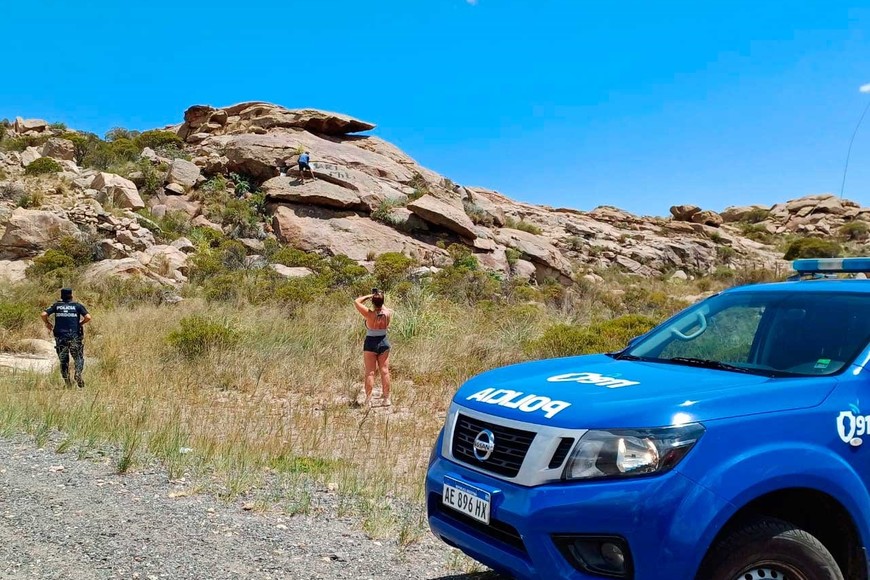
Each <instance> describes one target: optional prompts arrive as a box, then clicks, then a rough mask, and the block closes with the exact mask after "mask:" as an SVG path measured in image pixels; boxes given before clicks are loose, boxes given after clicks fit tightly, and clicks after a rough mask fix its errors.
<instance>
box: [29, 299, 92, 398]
mask: <svg viewBox="0 0 870 580" xmlns="http://www.w3.org/2000/svg"><path fill="white" fill-rule="evenodd" d="M51 315H54V325H52V324H51V322H50V321H49V319H48V317H49V316H51ZM41 316H42V321H43V322H44V323H45V327H46V328H47V329H48V330H49V332H53V333H54V343H55V346H54V349H55V350H56V351H57V356H58V358H60V374H61V376H62V377H63V380H64V382H65V383H66V386H67V387H69V386H72V383H71V382H70V378H69V357H70V355H72V358H73V362H74V364H75V380H76V384H77V385H78V386H79V388H80V389H83V388H84V387H85V381H84V378H83V377H82V372H83V371H84V369H85V346H84V338H85V331H84V325H85V324H87V323H88V322H90V321H91V315H90V314H88V309H87V308H85V307H84V306H82V305H81V304H79V303H78V302H73V292H72V289H71V288H63V289H62V290H61V291H60V301H59V302H55V303H54V304H52V305H51V306H49V307H48V308H46V309H45V310H44V311H43V312H42V315H41Z"/></svg>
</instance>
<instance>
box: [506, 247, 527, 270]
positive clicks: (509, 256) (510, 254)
mask: <svg viewBox="0 0 870 580" xmlns="http://www.w3.org/2000/svg"><path fill="white" fill-rule="evenodd" d="M504 257H505V259H506V260H507V263H508V265H510V266H513V265H514V264H516V263H517V261H518V260H519V259H520V258H522V257H523V254H522V253H521V252H520V251H519V250H515V249H513V248H505V251H504Z"/></svg>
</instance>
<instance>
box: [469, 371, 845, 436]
mask: <svg viewBox="0 0 870 580" xmlns="http://www.w3.org/2000/svg"><path fill="white" fill-rule="evenodd" d="M836 382H837V381H836V379H834V378H832V377H824V378H818V377H807V378H769V377H764V376H758V375H751V374H743V373H735V372H731V371H722V370H711V369H704V368H698V367H689V366H683V365H676V364H667V363H651V362H639V361H620V360H615V359H613V358H611V357H609V356H606V355H589V356H578V357H570V358H560V359H549V360H542V361H535V362H528V363H521V364H517V365H511V366H506V367H501V368H498V369H495V370H492V371H488V372H486V373H483V374H480V375H478V376H476V377H474V378H472V379H470V380H469V381H468V382H466V383H465V384H464V385H463V386H462V388H460V389H459V391H458V392H457V393H456V395H455V397H454V399H453V400H454V402H455V403H456V404H458V405H461V406H463V407H466V408H469V409H473V410H476V411H480V412H481V413H487V414H490V415H497V416H500V417H504V418H507V419H513V420H517V421H524V422H530V423H538V424H541V425H548V426H552V427H565V428H575V429H576V428H592V429H595V428H599V429H606V428H619V427H622V428H633V427H637V428H640V427H661V426H668V425H674V424H678V423H686V422H693V421H710V420H714V419H724V418H727V417H735V416H740V415H750V414H756V413H768V412H774V411H786V410H790V409H800V408H807V407H814V406H816V405H818V404H820V403H821V402H822V401H823V400H824V399H825V397H827V396H828V394H829V393H830V392H831V390H832V389H833V388H834V385H835V384H836Z"/></svg>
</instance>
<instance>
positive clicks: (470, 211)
mask: <svg viewBox="0 0 870 580" xmlns="http://www.w3.org/2000/svg"><path fill="white" fill-rule="evenodd" d="M462 207H463V208H465V214H466V215H467V216H468V217H470V218H471V221H472V223H474V224H475V225H481V226H486V227H488V228H491V227H492V226H493V223H495V222H494V221H493V219H492V216H491V215H489V214H488V213H486V212H485V211H483V210H482V209H481V208H480V206H478V205H477V204H476V203H474V202H471V201H468V200H465V201H463V202H462Z"/></svg>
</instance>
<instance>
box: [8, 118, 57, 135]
mask: <svg viewBox="0 0 870 580" xmlns="http://www.w3.org/2000/svg"><path fill="white" fill-rule="evenodd" d="M47 129H48V122H47V121H43V120H42V119H22V118H21V117H17V118H16V119H15V123H14V124H13V125H12V130H13V131H15V132H16V133H18V134H19V135H23V134H24V133H30V132H35V133H42V132H43V131H46V130H47Z"/></svg>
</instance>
